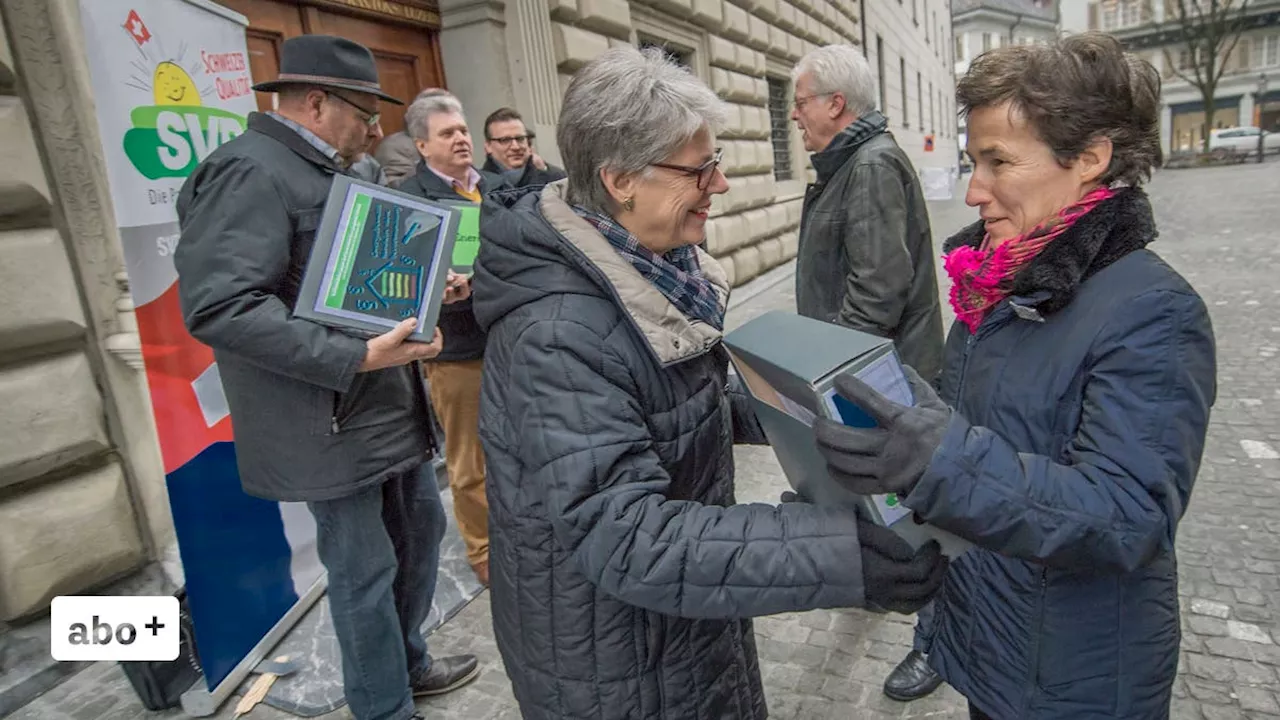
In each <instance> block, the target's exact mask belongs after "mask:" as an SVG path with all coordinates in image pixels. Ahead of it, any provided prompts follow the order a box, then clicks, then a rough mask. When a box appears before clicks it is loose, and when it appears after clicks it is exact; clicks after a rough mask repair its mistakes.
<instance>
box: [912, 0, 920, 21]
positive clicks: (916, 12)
mask: <svg viewBox="0 0 1280 720" xmlns="http://www.w3.org/2000/svg"><path fill="white" fill-rule="evenodd" d="M911 22H913V23H915V26H916V27H920V0H911Z"/></svg>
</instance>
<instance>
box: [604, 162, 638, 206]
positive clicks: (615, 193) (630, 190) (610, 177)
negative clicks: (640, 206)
mask: <svg viewBox="0 0 1280 720" xmlns="http://www.w3.org/2000/svg"><path fill="white" fill-rule="evenodd" d="M600 181H601V182H603V183H604V187H605V190H608V191H609V197H610V198H612V199H613V202H614V203H616V204H617V205H619V206H621V205H622V204H623V203H624V202H626V201H627V198H632V197H635V194H636V181H637V177H636V175H635V174H634V173H620V172H617V171H616V170H606V169H603V168H602V169H601V170H600Z"/></svg>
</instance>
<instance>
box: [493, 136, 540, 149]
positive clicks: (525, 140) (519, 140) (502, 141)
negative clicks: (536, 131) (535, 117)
mask: <svg viewBox="0 0 1280 720" xmlns="http://www.w3.org/2000/svg"><path fill="white" fill-rule="evenodd" d="M532 140H533V136H532V135H511V136H508V137H496V138H489V142H491V143H497V144H498V145H501V146H502V147H509V146H511V145H513V144H514V145H528V144H529V143H530V142H531V141H532Z"/></svg>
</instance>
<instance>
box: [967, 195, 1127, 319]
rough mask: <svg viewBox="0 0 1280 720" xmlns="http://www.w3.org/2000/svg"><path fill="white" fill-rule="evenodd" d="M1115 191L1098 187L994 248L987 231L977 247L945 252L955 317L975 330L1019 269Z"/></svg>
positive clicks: (1005, 290) (1004, 293) (1010, 286)
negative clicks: (1028, 229)
mask: <svg viewBox="0 0 1280 720" xmlns="http://www.w3.org/2000/svg"><path fill="white" fill-rule="evenodd" d="M1115 194H1116V193H1115V191H1114V190H1112V189H1111V188H1107V187H1100V188H1098V189H1097V190H1094V191H1092V192H1090V193H1089V194H1088V195H1085V196H1084V198H1082V199H1081V200H1080V201H1079V202H1077V203H1074V204H1071V205H1068V206H1066V207H1065V208H1063V209H1062V210H1059V211H1058V213H1057V214H1056V215H1054V216H1053V217H1051V218H1049V219H1048V220H1045V221H1044V222H1042V223H1040V224H1039V225H1037V226H1035V227H1034V228H1032V229H1031V230H1030V231H1029V232H1026V233H1023V234H1022V235H1019V236H1018V237H1015V238H1013V239H1012V240H1009V241H1008V242H1006V243H1004V244H1003V245H1000V246H999V247H997V248H996V249H995V250H991V249H990V247H991V236H990V235H987V236H985V237H983V238H982V245H981V246H980V247H976V248H975V247H971V246H969V245H962V246H960V247H958V248H956V249H955V250H952V251H951V252H950V253H948V254H947V255H946V256H945V257H944V258H943V267H944V268H945V269H946V271H947V275H949V276H950V277H951V307H952V308H954V309H955V311H956V319H957V320H959V321H961V322H963V323H964V324H965V325H966V326H968V328H969V332H977V331H978V326H979V325H981V324H982V319H983V318H984V317H986V315H987V312H989V311H990V310H991V308H993V307H995V306H996V305H999V304H1000V303H1001V302H1002V301H1003V300H1004V299H1005V298H1006V297H1008V296H1009V293H1010V292H1011V291H1012V290H1013V280H1014V278H1015V277H1017V275H1018V273H1019V272H1021V271H1022V269H1023V268H1025V267H1026V266H1027V264H1028V263H1030V262H1031V261H1032V260H1034V259H1035V257H1036V256H1037V255H1039V254H1040V251H1042V250H1044V249H1045V248H1046V247H1048V245H1049V243H1051V242H1053V241H1054V240H1055V239H1057V238H1058V237H1059V236H1060V235H1062V233H1064V232H1066V231H1067V229H1068V228H1070V227H1071V226H1072V225H1074V224H1075V222H1076V221H1077V220H1079V219H1080V218H1081V217H1083V216H1084V215H1085V214H1087V213H1088V212H1089V211H1090V210H1092V209H1094V208H1095V207H1097V206H1098V204H1099V203H1101V202H1103V201H1104V200H1107V199H1109V198H1111V197H1112V196H1114V195H1115Z"/></svg>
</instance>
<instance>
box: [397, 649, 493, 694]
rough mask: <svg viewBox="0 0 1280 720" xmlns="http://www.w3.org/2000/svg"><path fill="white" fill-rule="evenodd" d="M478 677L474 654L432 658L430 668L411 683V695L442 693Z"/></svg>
mask: <svg viewBox="0 0 1280 720" xmlns="http://www.w3.org/2000/svg"><path fill="white" fill-rule="evenodd" d="M478 677H480V663H479V662H477V661H476V656H475V655H454V656H453V657H443V658H433V659H432V660H431V668H430V669H429V670H427V671H426V672H425V673H423V674H422V676H421V677H419V678H418V679H417V681H415V682H414V683H413V696H414V697H421V696H423V695H443V694H444V693H447V692H450V691H453V690H457V689H458V688H460V687H462V686H463V685H466V684H467V683H469V682H471V681H472V680H475V679H476V678H478Z"/></svg>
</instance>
